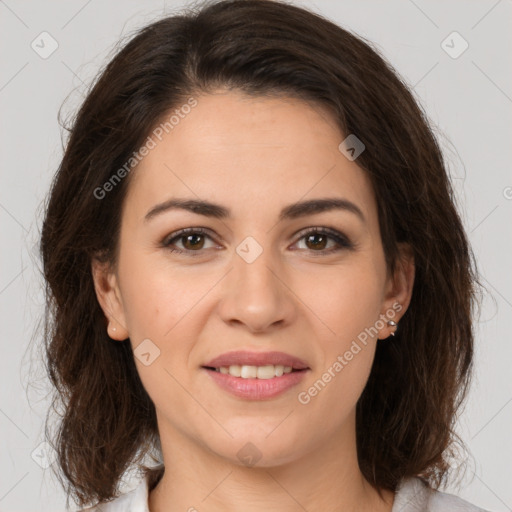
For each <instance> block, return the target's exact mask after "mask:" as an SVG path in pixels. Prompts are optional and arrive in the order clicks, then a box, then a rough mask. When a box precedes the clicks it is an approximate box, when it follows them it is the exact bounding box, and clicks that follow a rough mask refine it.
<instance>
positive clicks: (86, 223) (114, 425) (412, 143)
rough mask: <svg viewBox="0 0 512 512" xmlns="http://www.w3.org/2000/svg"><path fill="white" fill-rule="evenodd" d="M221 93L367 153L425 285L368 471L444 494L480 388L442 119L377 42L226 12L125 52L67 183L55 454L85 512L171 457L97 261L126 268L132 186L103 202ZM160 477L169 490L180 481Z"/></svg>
mask: <svg viewBox="0 0 512 512" xmlns="http://www.w3.org/2000/svg"><path fill="white" fill-rule="evenodd" d="M218 86H224V87H228V88H233V89H236V90H240V91H243V92H245V93H247V94H250V95H255V96H258V95H259V96H262V95H272V94H274V95H277V94H283V95H285V96H290V97H298V98H302V99H304V100H306V101H313V102H316V103H317V104H319V105H323V106H326V107H327V108H328V109H329V111H330V112H332V114H333V116H334V118H335V119H336V120H337V122H338V125H339V128H340V129H341V131H342V133H344V134H345V135H348V134H356V136H357V137H358V138H359V139H360V140H362V141H363V143H364V144H365V146H366V150H365V151H364V152H363V153H362V154H361V155H360V156H359V158H358V159H357V163H358V165H359V166H360V167H361V168H362V169H364V171H365V172H367V173H368V176H369V177H370V179H371V182H372V185H373V189H374V192H375V196H376V201H377V208H378V214H379V223H380V231H381V236H382V243H383V247H384V251H385V255H386V261H387V264H388V266H389V268H390V270H391V271H393V270H394V268H395V264H396V262H397V255H398V252H397V247H398V244H399V243H400V242H406V243H408V244H409V245H410V247H411V249H412V252H413V254H414V258H415V267H416V275H415V283H414V288H413V293H412V299H411V303H410V306H409V309H408V311H407V312H406V314H405V315H404V317H403V318H402V320H401V322H400V327H399V329H398V332H397V335H396V336H395V337H394V338H389V339H388V340H386V341H385V342H382V343H379V344H378V345H377V351H376V355H375V360H374V364H373V368H372V372H371V375H370V378H369V380H368V383H367V385H366V387H365V389H364V391H363V393H362V396H361V397H360V400H359V401H358V403H357V450H358V457H359V464H360V468H361V471H362V473H363V475H364V476H365V478H366V479H367V480H368V481H369V482H370V483H371V484H372V485H373V486H374V487H375V488H377V489H379V488H386V489H389V490H396V486H397V484H398V483H399V481H400V480H401V479H402V478H404V477H406V476H414V475H416V476H420V477H422V478H423V479H424V480H425V481H426V482H428V483H429V484H430V485H431V486H433V487H435V488H438V487H439V486H440V485H441V483H442V481H443V479H444V478H445V476H446V474H447V470H448V469H449V468H448V463H447V460H446V457H447V453H448V452H449V450H450V449H451V448H450V447H451V446H452V443H454V441H455V440H459V441H460V439H459V438H458V436H457V435H456V434H455V432H454V430H453V427H454V422H455V420H456V414H457V412H458V410H459V408H460V406H461V405H462V403H463V401H464V399H465V397H466V394H467V388H468V385H469V382H470V374H471V369H472V357H473V327H472V315H473V307H474V305H475V303H476V301H475V296H476V292H475V291H476V286H475V285H476V284H477V280H476V270H475V263H474V257H473V255H472V252H471V249H470V247H469V244H468V240H467V237H466V234H465V232H464V229H463V225H462V223H461V220H460V217H459V215H458V213H457V210H456V207H455V197H454V193H453V190H452V188H451V185H450V182H449V178H448V175H447V170H446V165H445V162H444V160H443V156H442V153H441V150H440V147H439V146H438V143H437V142H436V139H435V137H434V134H433V132H432V128H431V127H430V125H429V122H428V119H427V116H426V115H425V113H424V112H423V110H422V109H421V107H420V106H419V105H418V103H417V102H416V101H415V99H414V97H413V95H412V93H411V91H410V90H409V88H408V87H407V86H406V85H405V84H404V82H403V80H402V79H401V78H400V77H399V76H398V75H397V73H396V72H395V71H394V70H393V68H392V67H391V66H390V65H389V64H388V63H387V62H386V61H385V60H384V59H383V58H382V57H381V56H380V55H379V53H378V51H376V50H375V49H373V48H372V47H371V44H370V43H367V42H365V41H363V40H362V39H361V38H360V37H356V36H355V35H353V34H351V33H350V32H348V31H347V30H344V29H342V28H340V27H339V26H337V25H335V24H333V23H332V22H330V21H328V20H327V19H325V18H323V17H321V16H320V15H317V14H314V13H312V12H308V11H307V10H304V9H302V8H299V7H296V6H292V5H288V4H285V3H283V2H279V1H269V0H225V1H220V2H214V3H212V2H208V3H207V4H206V5H203V6H201V7H200V8H198V9H197V10H192V9H191V10H189V11H188V12H187V11H183V13H182V14H180V15H175V16H170V17H166V18H163V19H160V20H159V21H157V22H154V23H152V24H150V25H148V26H146V27H144V28H142V29H141V30H140V31H138V32H137V34H136V35H135V36H134V37H133V38H131V40H130V41H129V42H128V43H127V44H125V45H124V47H123V48H121V49H120V50H119V51H118V53H117V55H116V56H115V57H114V58H113V59H112V60H111V61H110V62H109V63H108V64H107V66H106V68H105V69H104V70H102V72H101V73H100V74H99V78H98V79H97V81H96V82H95V83H94V84H93V85H92V86H91V90H90V91H89V93H88V95H87V97H86V99H85V101H84V102H83V104H82V105H81V107H80V109H79V111H78V113H77V115H76V118H75V119H74V123H73V126H72V129H71V130H70V137H69V140H68V142H67V146H66V149H65V153H64V156H63V159H62V162H61V163H60V166H59V169H58V171H57V173H56V176H55V178H54V181H53V183H52V188H51V193H50V196H49V200H48V204H47V207H46V212H45V219H44V225H43V230H42V237H41V253H42V259H43V268H44V277H45V280H46V283H47V286H46V300H47V310H46V317H45V322H46V323H45V327H44V337H45V342H46V345H45V348H46V361H45V363H46V368H47V371H48V374H49V377H50V379H51V382H52V383H53V385H54V386H55V390H56V391H55V394H54V397H53V402H52V405H53V406H54V407H55V406H56V404H60V405H62V406H63V407H62V411H63V412H62V419H61V421H60V423H59V425H58V432H56V434H55V436H52V435H51V434H49V433H48V429H47V436H48V437H49V440H50V442H51V443H52V445H53V446H54V447H55V449H56V451H57V455H58V465H59V469H60V471H61V472H62V474H63V476H64V477H65V481H63V480H62V479H61V477H60V475H58V477H59V479H61V483H62V484H63V486H66V490H67V494H68V499H69V496H70V495H72V496H73V498H74V499H75V501H77V502H78V503H79V504H80V505H84V504H86V503H91V502H98V501H99V502H101V501H108V500H110V499H112V498H113V497H115V496H116V495H117V493H118V492H119V487H118V485H119V482H120V480H121V477H122V476H123V474H124V472H125V471H126V470H127V469H129V468H131V467H134V465H135V464H139V463H140V462H141V460H142V459H141V458H142V456H143V455H144V454H145V453H147V451H148V450H149V449H151V448H152V447H155V446H156V447H157V448H158V443H159V438H158V429H157V423H156V415H155V408H154V404H153V402H152V401H151V399H150V397H149V396H148V394H147V393H146V391H145V389H144V387H143V385H142V383H141V381H140V379H139V376H138V372H137V369H136V366H135V363H134V358H133V353H132V349H131V346H130V344H129V343H118V342H116V343H114V342H112V341H111V340H110V338H109V336H108V335H107V331H106V326H107V322H106V318H105V316H104V314H103V311H102V309H101V308H100V305H99V303H98V301H97V298H96V294H95V290H94V286H93V280H92V275H91V261H92V258H93V257H98V258H101V259H102V260H103V261H106V262H109V263H111V264H112V265H115V263H116V255H117V250H118V235H119V228H120V220H121V213H122V207H123V200H124V197H125V195H126V190H127V187H128V185H129V183H130V177H131V174H128V176H126V177H125V178H124V179H122V180H119V182H116V184H115V186H112V187H110V190H109V192H108V195H107V196H106V197H105V198H104V199H101V198H100V199H99V198H98V197H97V196H98V194H97V193H95V191H97V190H98V189H99V188H101V187H103V186H104V184H105V183H106V182H108V181H109V179H111V177H112V175H113V173H115V171H116V170H118V169H120V168H122V167H123V165H124V164H125V163H126V162H127V161H128V160H129V159H130V158H131V157H132V155H133V154H134V152H136V151H137V150H138V149H139V148H140V147H141V146H142V145H143V143H144V141H145V139H146V138H147V137H148V134H150V133H151V131H152V129H153V128H154V127H155V126H156V125H157V124H158V122H159V121H160V120H161V119H163V118H164V116H166V115H167V116H168V115H169V112H171V111H172V110H173V109H175V108H176V107H179V106H180V105H182V104H184V103H186V102H187V99H188V98H190V97H191V95H193V94H198V95H199V94H203V93H208V92H209V91H212V90H213V89H215V88H217V87H218ZM133 172H136V171H133ZM47 419H48V418H47ZM138 467H140V464H139V466H138ZM144 470H145V471H147V472H148V474H149V475H150V488H152V487H153V486H154V485H155V483H156V482H157V481H158V479H159V478H160V477H161V475H162V472H163V468H157V469H155V468H148V467H146V466H144Z"/></svg>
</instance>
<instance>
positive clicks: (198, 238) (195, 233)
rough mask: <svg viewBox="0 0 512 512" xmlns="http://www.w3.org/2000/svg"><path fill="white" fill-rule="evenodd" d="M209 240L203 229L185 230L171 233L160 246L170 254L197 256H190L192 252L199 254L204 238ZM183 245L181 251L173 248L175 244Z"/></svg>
mask: <svg viewBox="0 0 512 512" xmlns="http://www.w3.org/2000/svg"><path fill="white" fill-rule="evenodd" d="M205 237H206V238H210V240H211V237H210V236H209V235H208V233H207V230H206V229H204V228H185V229H180V230H179V231H177V232H176V233H172V234H171V235H170V237H167V238H166V239H164V241H163V242H162V246H163V247H165V248H166V249H168V250H169V251H171V252H176V253H189V254H190V256H197V255H198V254H192V253H194V252H197V253H199V252H200V251H201V249H203V248H204V238H205ZM176 241H178V243H182V244H183V249H180V248H176V247H174V245H175V242H176Z"/></svg>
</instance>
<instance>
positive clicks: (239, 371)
mask: <svg viewBox="0 0 512 512" xmlns="http://www.w3.org/2000/svg"><path fill="white" fill-rule="evenodd" d="M215 371H216V372H220V373H224V374H229V375H232V376H233V377H241V378H242V379H272V378H274V377H281V376H282V375H283V373H290V372H291V371H292V367H291V366H282V365H279V364H278V365H273V364H267V365H265V366H249V365H243V366H240V365H237V364H234V365H231V366H229V367H228V366H222V367H221V368H215Z"/></svg>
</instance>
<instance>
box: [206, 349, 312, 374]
mask: <svg viewBox="0 0 512 512" xmlns="http://www.w3.org/2000/svg"><path fill="white" fill-rule="evenodd" d="M267 364H273V365H282V366H291V367H292V368H293V369H294V370H307V369H309V366H308V365H307V363H306V362H305V361H302V360H301V359H299V358H298V357H295V356H292V355H290V354H286V353H285V352H250V351H247V350H236V351H233V352H226V353H224V354H221V355H220V356H217V357H214V358H213V359H212V360H211V361H209V362H208V363H206V364H205V365H203V367H209V368H221V367H222V366H231V365H240V366H243V365H247V366H265V365H267ZM235 378H238V377H235ZM278 378H281V377H278ZM246 380H254V379H246Z"/></svg>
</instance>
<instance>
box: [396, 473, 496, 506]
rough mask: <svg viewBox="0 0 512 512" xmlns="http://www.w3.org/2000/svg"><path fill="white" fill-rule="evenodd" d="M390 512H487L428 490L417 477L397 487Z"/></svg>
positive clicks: (452, 497)
mask: <svg viewBox="0 0 512 512" xmlns="http://www.w3.org/2000/svg"><path fill="white" fill-rule="evenodd" d="M391 512H489V511H488V510H485V509H483V508H480V507H477V506H476V505H473V504H471V503H469V502H468V501H465V500H463V499H462V498H459V497H457V496H455V495H453V494H448V493H445V492H442V491H437V490H435V489H432V488H430V487H429V486H428V485H427V484H426V483H425V482H423V480H421V479H420V478H417V477H411V478H405V479H404V480H402V482H401V483H400V485H399V486H398V488H397V490H396V493H395V501H394V503H393V509H392V511H391Z"/></svg>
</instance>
